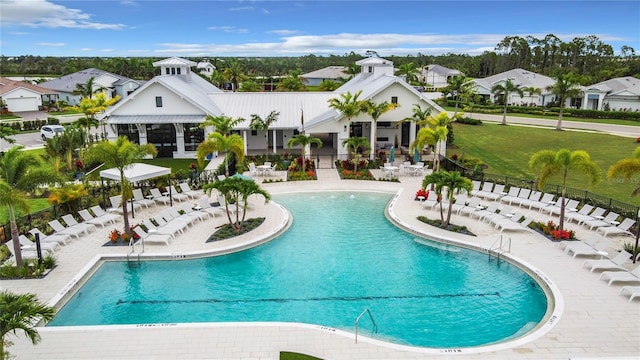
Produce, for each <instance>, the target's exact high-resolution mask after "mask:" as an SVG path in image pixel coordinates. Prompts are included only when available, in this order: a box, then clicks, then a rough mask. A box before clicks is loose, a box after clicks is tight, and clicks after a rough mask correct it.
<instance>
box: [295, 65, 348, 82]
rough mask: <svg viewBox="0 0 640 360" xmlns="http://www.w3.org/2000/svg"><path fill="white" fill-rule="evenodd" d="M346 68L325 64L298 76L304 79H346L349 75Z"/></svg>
mask: <svg viewBox="0 0 640 360" xmlns="http://www.w3.org/2000/svg"><path fill="white" fill-rule="evenodd" d="M346 70H347V68H346V67H345V66H327V67H325V68H322V69H319V70H315V71H312V72H309V73H306V74H302V75H300V77H301V78H305V79H331V80H335V79H338V78H345V79H346V78H348V77H349V74H347V72H346Z"/></svg>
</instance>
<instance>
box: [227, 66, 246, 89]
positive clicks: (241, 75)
mask: <svg viewBox="0 0 640 360" xmlns="http://www.w3.org/2000/svg"><path fill="white" fill-rule="evenodd" d="M222 73H223V75H224V77H225V78H226V79H227V80H229V81H230V82H231V91H234V92H235V91H237V90H238V84H239V83H241V82H242V81H244V80H247V79H248V78H249V77H248V76H247V75H246V74H245V72H244V68H243V66H242V64H241V63H240V62H238V61H235V60H234V61H230V62H229V63H228V66H227V68H226V69H224V70H223V71H222Z"/></svg>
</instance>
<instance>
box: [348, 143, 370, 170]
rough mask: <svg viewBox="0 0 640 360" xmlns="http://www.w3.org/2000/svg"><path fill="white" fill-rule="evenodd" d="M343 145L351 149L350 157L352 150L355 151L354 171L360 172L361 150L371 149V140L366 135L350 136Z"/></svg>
mask: <svg viewBox="0 0 640 360" xmlns="http://www.w3.org/2000/svg"><path fill="white" fill-rule="evenodd" d="M342 146H345V147H346V148H347V149H348V150H349V158H351V152H352V151H353V152H355V153H356V155H355V157H354V158H355V161H353V160H352V162H353V172H354V173H357V172H358V163H359V162H360V158H361V156H362V155H360V150H362V151H369V150H370V149H371V145H370V144H369V140H367V138H366V137H357V136H354V137H350V138H348V139H346V140H344V141H343V142H342Z"/></svg>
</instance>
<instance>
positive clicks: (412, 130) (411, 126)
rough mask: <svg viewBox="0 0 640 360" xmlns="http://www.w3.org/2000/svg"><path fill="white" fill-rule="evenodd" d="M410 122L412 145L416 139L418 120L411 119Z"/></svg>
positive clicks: (410, 140)
mask: <svg viewBox="0 0 640 360" xmlns="http://www.w3.org/2000/svg"><path fill="white" fill-rule="evenodd" d="M409 124H410V125H409V145H411V143H412V142H414V141H415V140H416V122H415V121H413V120H411V122H410V123H409Z"/></svg>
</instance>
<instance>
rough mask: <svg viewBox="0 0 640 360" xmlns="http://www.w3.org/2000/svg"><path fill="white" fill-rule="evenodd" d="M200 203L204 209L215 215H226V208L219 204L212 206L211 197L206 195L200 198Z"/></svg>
mask: <svg viewBox="0 0 640 360" xmlns="http://www.w3.org/2000/svg"><path fill="white" fill-rule="evenodd" d="M198 205H200V208H201V209H202V211H206V212H208V213H209V214H210V215H211V216H213V217H216V216H218V215H224V210H223V209H222V208H220V207H219V206H212V205H211V203H210V202H209V199H207V198H206V197H202V198H200V200H198Z"/></svg>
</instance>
